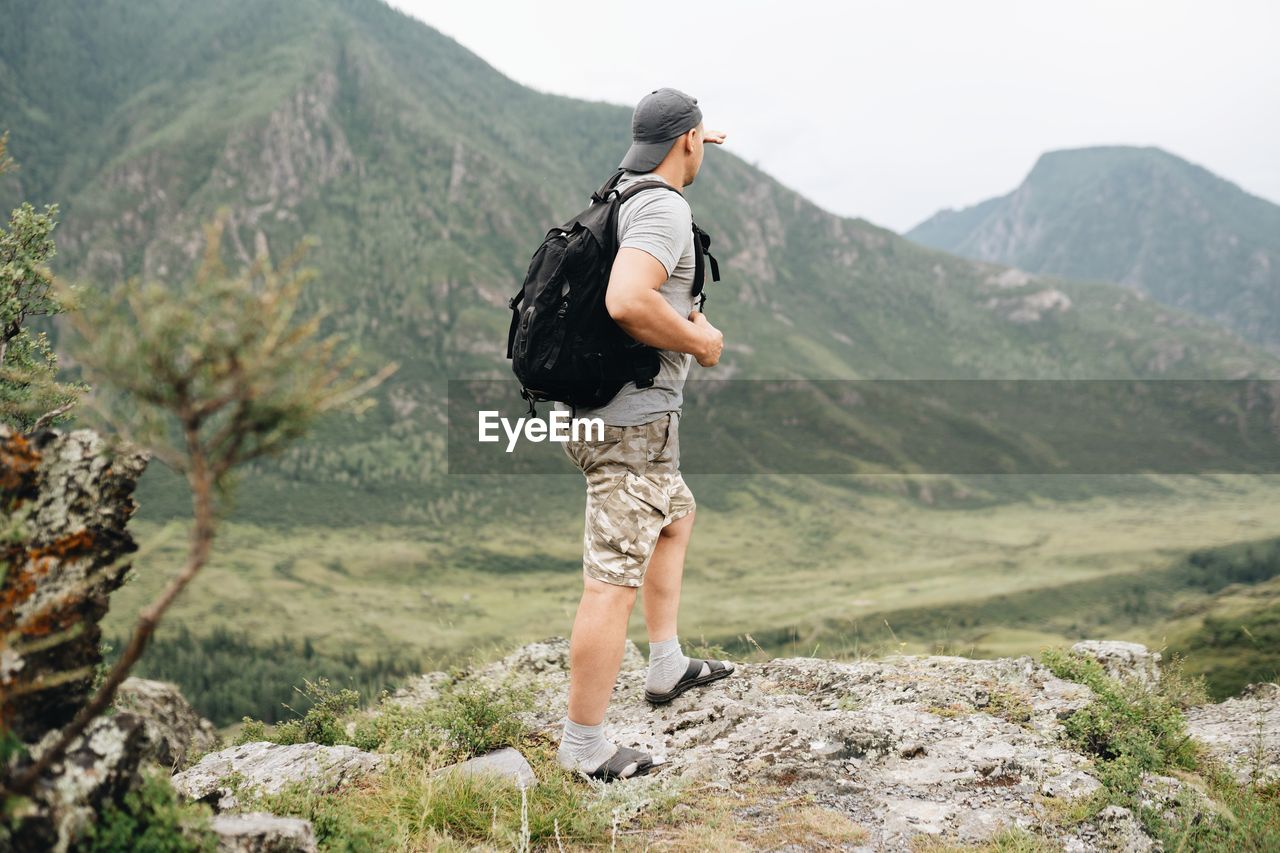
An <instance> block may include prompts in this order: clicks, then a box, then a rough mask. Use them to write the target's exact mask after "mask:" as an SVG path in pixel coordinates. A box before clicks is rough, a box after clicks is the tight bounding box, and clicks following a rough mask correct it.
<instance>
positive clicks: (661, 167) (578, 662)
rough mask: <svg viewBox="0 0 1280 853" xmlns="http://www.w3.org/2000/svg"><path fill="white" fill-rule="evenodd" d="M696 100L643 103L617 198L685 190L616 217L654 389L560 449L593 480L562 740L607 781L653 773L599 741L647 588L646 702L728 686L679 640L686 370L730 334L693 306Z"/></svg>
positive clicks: (633, 391)
mask: <svg viewBox="0 0 1280 853" xmlns="http://www.w3.org/2000/svg"><path fill="white" fill-rule="evenodd" d="M697 103H698V102H697V99H695V98H691V97H689V96H688V95H686V94H685V93H683V92H680V91H677V90H675V89H658V90H655V91H654V92H651V93H650V94H649V95H646V96H645V97H644V99H643V100H641V101H640V103H639V105H638V106H637V107H636V109H635V114H634V115H633V117H632V121H631V135H632V139H633V144H632V145H631V148H630V150H628V151H627V154H626V156H625V157H623V159H622V162H621V164H619V165H620V168H622V169H624V170H626V173H625V174H624V175H623V176H622V178H621V179H620V180H619V182H618V187H619V189H625V188H626V186H627V185H628V184H630V183H632V182H634V181H639V180H661V181H664V182H666V183H668V184H670V185H671V186H673V187H675V188H677V189H678V190H681V192H672V191H671V190H668V189H663V188H652V189H648V190H642V191H641V192H639V193H637V194H636V195H635V196H633V197H632V198H630V199H628V200H627V201H626V202H625V203H623V205H622V206H621V207H620V208H619V210H618V224H617V228H618V246H619V249H618V255H617V258H616V260H615V261H614V264H613V268H612V270H611V272H610V276H609V286H608V289H607V291H606V295H605V307H606V309H607V310H608V312H609V315H610V316H611V317H612V318H613V319H614V320H615V321H616V322H617V323H618V325H619V326H621V327H622V328H623V330H625V331H626V332H627V333H628V334H630V335H631V336H632V337H633V338H635V339H636V340H637V341H640V342H641V343H644V344H648V345H650V346H652V347H655V348H657V349H658V350H659V356H660V359H661V368H660V370H659V373H658V375H657V376H656V377H655V379H654V382H653V385H652V386H649V387H646V388H637V387H636V385H635V383H634V382H629V383H627V384H626V385H624V386H623V387H622V390H620V391H619V392H618V394H617V396H615V397H614V398H613V400H611V401H610V402H608V403H606V404H605V405H603V406H601V407H599V408H596V409H583V408H579V409H578V410H577V412H576V414H577V415H578V416H579V417H589V418H590V417H598V418H600V419H601V420H603V421H604V423H605V430H604V437H603V440H591V441H585V440H584V441H570V442H567V443H566V444H565V452H566V453H568V455H569V457H570V458H571V459H573V461H574V463H575V464H576V465H577V466H578V467H579V468H580V469H581V470H582V472H583V474H584V475H585V476H586V480H587V511H586V523H585V531H584V534H583V561H582V569H583V585H584V588H583V594H582V601H581V603H580V604H579V605H578V612H577V616H576V618H575V620H574V623H573V635H572V640H571V649H570V663H569V668H570V672H569V677H570V684H569V712H568V715H567V718H566V720H565V724H564V732H563V735H562V737H561V740H560V748H559V751H558V759H559V762H560V764H561V765H562V766H564V767H567V768H570V769H574V770H577V771H578V772H580V773H582V774H584V775H586V776H589V777H592V778H598V779H604V780H606V781H612V780H614V779H624V778H629V777H631V776H637V775H640V774H642V773H646V772H648V771H649V770H650V769H651V768H652V767H653V759H652V757H651V756H649V755H648V754H646V753H644V752H642V751H640V750H638V749H633V748H631V747H626V746H619V745H617V744H615V743H613V742H611V741H610V740H608V739H607V738H606V737H605V736H604V716H605V710H606V708H607V707H608V704H609V697H610V694H611V693H612V692H613V686H614V682H615V680H616V679H617V676H618V670H619V668H620V667H621V665H622V655H623V650H624V648H625V643H626V635H627V622H628V620H629V618H630V615H631V610H632V605H634V604H635V600H636V596H637V593H638V590H639V588H640V587H641V585H642V584H643V586H644V617H645V625H646V628H647V631H648V635H649V671H648V676H647V678H646V680H645V697H646V698H647V699H648V700H649V701H650V702H653V703H655V704H660V703H663V702H668V701H670V700H671V699H673V698H675V697H676V696H678V695H679V694H681V693H683V692H684V691H685V690H687V689H688V688H690V687H693V686H697V685H701V684H707V683H709V682H712V681H716V680H718V679H720V678H724V677H726V676H728V675H729V674H731V673H732V672H733V670H734V667H733V664H731V663H729V662H728V661H718V660H701V659H698V658H692V659H691V658H689V657H686V656H685V655H684V654H683V653H682V652H681V649H680V641H679V638H678V636H677V633H676V615H677V611H678V610H679V606H680V581H681V577H682V575H683V572H684V556H685V551H686V549H687V548H688V546H689V538H690V535H691V534H692V531H693V517H694V499H693V494H692V493H691V492H690V491H689V487H688V486H687V485H685V482H684V479H683V478H682V477H681V476H680V469H679V464H680V445H679V433H678V427H679V418H680V409H681V403H682V401H683V395H682V389H683V386H684V380H685V377H686V376H687V374H688V372H689V367H690V362H691V361H692V360H693V359H696V360H697V362H698V364H700V365H701V366H703V367H712V366H714V365H715V364H716V363H717V362H718V361H719V360H720V353H721V350H722V349H723V348H724V335H722V334H721V333H720V331H719V330H718V329H716V328H715V327H714V326H712V325H711V324H710V323H709V322H707V318H706V317H705V316H703V314H702V313H701V312H699V311H696V310H694V308H693V300H694V297H693V292H692V291H693V279H694V268H695V267H694V265H695V256H694V245H693V231H692V221H693V220H692V213H691V211H690V209H689V203H688V201H686V200H685V198H684V194H683V188H684V187H686V186H688V185H689V184H691V183H693V180H694V177H695V176H696V175H697V174H698V169H699V168H700V167H701V165H702V155H703V145H704V144H705V143H708V142H710V143H713V144H717V145H718V144H721V143H723V142H724V139H725V134H723V133H719V132H716V131H704V129H703V124H702V111H701V110H700V109H699V108H698V105H697Z"/></svg>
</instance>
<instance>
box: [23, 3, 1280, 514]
mask: <svg viewBox="0 0 1280 853" xmlns="http://www.w3.org/2000/svg"><path fill="white" fill-rule="evenodd" d="M0 17H3V19H4V20H6V21H7V22H8V21H12V22H13V25H12V26H10V27H7V28H6V29H5V30H4V32H3V34H0V63H3V65H2V68H0V70H3V74H0V79H2V80H3V82H2V83H0V126H4V127H10V128H12V130H13V136H12V144H11V151H12V153H13V155H14V156H15V157H16V158H17V159H18V160H19V162H20V163H21V164H22V170H21V171H20V172H18V173H17V176H18V177H17V179H16V180H12V181H8V182H6V183H4V184H3V185H0V203H4V204H7V205H11V204H13V203H15V202H16V201H17V200H18V199H19V198H27V199H29V200H31V201H33V202H35V203H43V202H47V201H58V202H59V203H61V204H62V205H63V211H64V221H63V224H62V226H61V227H60V228H59V231H58V232H57V236H58V240H59V249H60V251H59V256H58V258H57V261H56V268H57V271H58V272H60V273H61V274H63V275H66V276H72V277H77V278H80V279H83V280H85V281H91V282H99V283H103V284H107V283H110V282H111V281H116V280H119V279H120V278H122V277H124V276H130V275H143V276H146V277H152V278H160V279H165V280H171V281H174V282H181V281H182V277H183V276H184V275H185V273H186V272H187V271H188V270H189V269H190V268H191V267H192V265H193V264H194V262H195V260H196V258H197V256H198V252H199V249H200V234H201V232H200V226H201V224H202V223H203V222H205V221H207V220H208V219H209V218H210V217H211V216H212V215H213V214H214V212H215V211H216V210H217V209H219V208H220V207H224V206H225V207H227V208H228V209H229V210H230V213H231V224H230V227H229V228H228V239H227V244H226V246H225V247H224V248H225V251H226V253H227V255H228V260H229V261H230V262H232V263H235V262H245V263H247V262H248V261H249V260H250V258H251V257H252V256H253V255H255V254H256V253H258V252H260V251H267V252H270V253H273V254H276V255H280V254H281V253H283V252H286V251H287V250H288V249H289V248H291V247H292V246H293V245H294V243H295V242H296V241H297V240H298V239H299V238H300V237H302V236H303V235H304V234H312V235H316V236H318V237H319V238H320V240H321V245H320V247H319V248H318V249H317V250H315V251H314V253H313V254H312V255H311V256H310V262H311V263H313V264H314V265H315V266H317V267H318V268H319V270H320V272H321V276H320V280H319V281H318V282H317V283H316V284H315V285H314V286H313V288H312V290H311V293H310V295H309V299H310V300H311V305H312V306H313V307H323V308H325V309H328V310H329V311H331V312H332V314H333V318H334V319H333V323H334V324H335V325H336V326H337V327H338V328H340V329H341V330H343V331H345V332H347V333H349V334H350V335H351V336H353V337H354V338H355V339H356V340H357V341H358V342H359V343H360V344H361V345H362V346H363V348H364V350H365V351H366V356H367V358H368V359H369V360H370V362H380V361H383V360H386V359H395V360H397V361H399V362H400V363H401V365H402V367H401V369H400V371H399V372H398V373H397V374H396V376H395V377H393V379H392V381H390V382H389V383H388V384H387V385H386V386H385V387H384V388H383V389H382V392H381V394H382V399H381V403H382V404H381V405H380V406H379V407H378V409H377V410H376V411H375V412H374V413H372V414H371V415H369V416H367V417H366V418H365V419H364V420H363V421H360V422H355V421H342V422H337V421H335V422H332V423H330V424H328V425H327V426H326V427H325V428H324V429H323V430H321V432H320V434H319V436H318V437H317V439H316V440H314V441H310V442H308V443H307V444H305V445H303V446H300V447H298V448H295V449H293V450H291V451H290V452H289V453H287V454H286V455H285V456H284V457H282V458H281V459H279V460H273V461H271V462H270V463H264V464H263V465H261V466H259V467H258V468H257V469H255V470H254V471H253V472H251V475H250V478H249V479H250V482H251V485H252V488H251V489H250V490H249V492H248V493H247V494H246V497H245V501H246V502H247V503H249V504H250V505H252V506H253V507H254V508H255V509H256V511H258V512H259V513H260V514H261V515H262V517H272V516H273V515H279V516H280V517H282V518H284V519H286V520H288V519H297V518H300V517H303V516H304V515H305V514H306V513H308V512H310V515H308V516H307V517H309V518H312V519H313V520H316V521H320V520H322V519H324V518H326V517H333V514H334V512H333V511H334V510H335V508H337V507H344V508H345V510H346V511H347V512H348V513H355V514H359V513H361V512H369V513H376V514H377V515H378V517H380V518H400V519H404V520H414V519H423V518H434V517H436V515H437V514H438V512H440V511H442V510H440V509H439V508H440V507H442V506H443V507H457V506H461V505H462V504H463V503H464V502H465V501H464V498H462V497H459V490H463V491H465V484H459V483H458V482H452V481H448V478H442V477H441V476H440V474H441V471H442V469H443V468H444V465H445V461H446V460H445V456H446V454H445V442H444V437H443V428H442V421H443V417H444V410H445V400H444V397H445V390H446V389H445V386H444V380H445V379H447V378H457V377H468V378H474V377H492V378H497V379H502V380H508V381H511V380H510V373H509V370H508V368H507V365H506V363H505V361H504V360H503V358H502V350H503V346H504V343H505V329H506V324H507V321H508V319H509V313H508V311H507V309H506V307H505V300H506V298H507V296H509V295H510V293H511V292H512V291H513V290H514V288H515V286H516V285H517V283H518V282H519V280H520V278H521V277H522V275H523V272H524V270H525V267H526V265H527V263H528V258H529V255H530V254H531V252H532V251H533V249H534V248H535V246H536V244H537V242H538V240H539V239H540V238H541V235H542V234H543V233H544V232H545V230H546V228H547V227H548V226H549V225H551V224H555V223H558V222H561V221H563V220H564V219H565V218H566V217H568V216H569V215H570V214H572V213H573V212H574V211H576V210H577V209H579V208H580V207H581V206H582V205H583V204H584V203H585V201H586V197H587V195H588V194H589V192H590V190H591V189H593V188H594V187H595V186H596V185H597V184H598V183H599V182H601V181H602V180H603V179H604V177H606V176H607V175H608V174H609V173H610V171H611V169H612V168H613V166H614V165H615V164H616V162H617V160H618V158H619V157H620V155H621V153H622V152H623V151H624V150H625V148H626V144H627V138H628V129H629V110H628V109H626V108H625V107H619V106H612V105H606V104H600V103H589V102H583V101H577V100H573V99H570V98H564V97H558V96H552V95H547V94H543V93H539V92H535V91H532V90H530V89H527V88H525V87H522V86H520V85H518V84H516V83H514V82H513V81H511V80H508V79H507V78H505V77H503V76H502V75H501V74H499V73H498V72H497V71H495V70H494V69H493V68H492V67H490V66H489V65H487V64H486V63H484V62H483V61H482V60H480V59H479V58H478V57H476V56H474V55H473V54H471V53H469V52H467V51H466V50H465V49H463V48H462V47H460V46H459V45H458V44H457V43H455V42H454V41H452V40H451V39H449V38H447V37H445V36H443V35H441V34H440V33H438V32H436V31H434V30H432V29H431V28H430V27H428V26H426V25H424V24H421V23H419V22H417V21H415V20H413V19H410V18H408V17H406V16H405V15H403V14H401V13H399V12H396V11H395V10H392V9H391V8H389V7H387V6H385V5H384V4H382V3H381V2H378V0H299V2H294V3H290V4H287V5H285V4H262V3H256V2H251V0H210V2H201V3H196V2H191V0H160V2H156V3H151V4H147V6H146V8H145V9H142V8H138V7H136V6H135V5H133V4H127V3H124V2H106V3H88V2H83V3H75V4H64V5H60V6H59V7H58V8H57V9H56V10H53V11H51V12H48V13H45V10H43V9H39V8H37V7H32V8H27V7H25V6H20V5H19V4H16V3H11V2H10V3H7V4H6V9H5V10H4V14H3V16H0ZM708 108H709V109H711V110H712V113H713V111H714V105H708ZM689 197H690V200H691V202H692V204H693V206H694V208H695V211H696V212H697V216H698V219H699V222H700V223H702V224H703V225H704V227H705V228H706V229H707V230H708V231H710V232H711V233H712V235H713V237H714V239H715V245H714V247H713V248H714V250H715V251H716V253H717V256H718V257H719V258H720V261H721V266H722V268H723V270H724V272H725V276H724V278H725V280H724V281H723V282H721V283H720V284H717V285H713V286H712V287H711V288H710V298H709V300H708V311H709V313H710V314H711V316H712V317H713V319H714V320H715V322H716V323H717V324H719V325H720V326H721V327H722V328H723V329H724V330H725V332H726V335H727V338H728V341H729V343H728V348H727V353H726V357H725V359H724V361H723V363H722V365H721V366H720V367H719V368H717V370H716V375H718V376H720V377H751V378H760V377H812V378H816V377H821V378H853V377H877V378H889V377H913V378H917V377H919V378H923V377H929V378H953V377H954V378H975V377H1027V378H1030V377H1036V378H1068V377H1071V378H1086V377H1093V378H1121V377H1154V378H1174V377H1197V378H1208V377H1239V376H1256V375H1275V374H1277V373H1280V371H1278V370H1277V366H1278V364H1280V363H1278V362H1277V360H1276V359H1275V358H1274V357H1272V356H1270V355H1268V354H1266V353H1264V352H1261V351H1259V350H1257V349H1255V348H1253V347H1250V346H1249V345H1247V344H1245V343H1244V342H1242V341H1241V340H1240V339H1239V338H1237V337H1236V336H1234V335H1232V334H1230V333H1228V332H1226V331H1224V330H1222V329H1221V328H1219V327H1217V326H1216V325H1214V324H1213V323H1211V322H1208V321H1205V320H1202V319H1198V318H1195V317H1194V316H1192V315H1190V314H1186V313H1182V312H1179V311H1176V310H1169V309H1167V308H1164V307H1161V306H1158V305H1155V304H1153V303H1151V302H1149V301H1145V300H1144V299H1142V298H1141V297H1140V296H1139V295H1137V294H1134V293H1133V292H1132V291H1130V290H1127V289H1124V288H1120V287H1116V286H1112V285H1107V284H1101V283H1096V282H1094V283H1089V282H1070V281H1062V280H1057V279H1054V278H1049V277H1041V276H1029V275H1025V274H1022V273H1020V272H1018V271H1016V270H1015V271H1011V270H1007V269H1005V268H1003V267H1000V266H997V265H993V264H988V263H980V262H973V261H969V260H963V259H961V258H958V257H955V256H952V255H949V254H945V253H942V252H939V251H934V250H930V249H926V248H923V247H921V246H919V245H917V244H915V243H913V242H910V241H908V240H905V239H903V238H901V237H899V236H897V235H895V234H893V233H892V232H889V231H887V230H885V229H882V228H878V227H876V226H874V225H872V224H870V223H868V222H866V221H863V220H859V219H846V218H841V217H837V216H834V215H832V214H829V213H827V212H826V211H823V210H821V209H820V208H818V207H816V206H815V205H813V204H811V203H810V202H808V201H807V200H805V199H804V198H803V197H801V196H800V195H798V194H796V193H795V192H793V191H791V190H789V189H787V188H786V187H784V186H782V185H781V184H779V183H778V182H777V181H775V180H773V179H772V178H770V177H769V176H768V175H766V174H764V173H762V172H760V171H759V170H757V169H754V168H752V167H750V166H749V165H748V164H746V163H745V162H743V161H742V160H740V159H739V158H737V157H736V156H734V155H733V154H732V153H731V151H721V150H712V151H711V152H710V153H709V155H708V157H707V163H706V166H705V169H704V172H703V174H702V175H700V176H699V179H698V182H697V184H696V185H695V186H693V187H691V188H690V190H689ZM511 387H512V396H513V398H514V396H515V385H514V381H512V386H511ZM744 429H751V425H750V424H749V423H746V424H744ZM156 476H160V475H156ZM353 487H355V488H359V489H363V490H364V492H365V493H366V494H367V495H368V496H369V500H368V501H363V500H362V501H361V502H360V506H359V507H354V508H353V507H351V506H350V504H351V502H350V490H351V489H352V488H353ZM179 494H180V490H179V489H174V491H173V495H174V496H175V500H176V499H177V496H178V495H179ZM255 496H256V497H255ZM411 504H412V505H411ZM308 507H309V508H310V509H308Z"/></svg>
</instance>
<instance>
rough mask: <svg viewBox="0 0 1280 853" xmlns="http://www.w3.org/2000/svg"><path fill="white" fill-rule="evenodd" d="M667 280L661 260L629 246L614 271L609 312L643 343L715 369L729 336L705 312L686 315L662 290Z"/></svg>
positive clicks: (607, 301)
mask: <svg viewBox="0 0 1280 853" xmlns="http://www.w3.org/2000/svg"><path fill="white" fill-rule="evenodd" d="M666 280H667V269H666V267H664V266H663V265H662V262H661V261H659V260H658V259H657V258H655V257H654V256H653V255H651V254H649V253H648V252H646V251H644V250H643V249H636V248H632V247H630V246H626V247H623V248H621V249H619V250H618V255H617V257H616V258H615V259H614V261H613V269H612V270H611V271H610V273H609V287H608V289H607V290H606V291H605V297H604V305H605V309H606V310H607V311H608V312H609V316H610V317H612V318H613V319H614V322H616V323H617V324H618V325H619V326H621V327H622V329H623V331H625V332H626V333H627V334H629V335H630V336H631V337H633V338H635V339H636V340H637V341H639V342H640V343H642V344H648V345H649V346H651V347H657V348H658V349H667V350H675V351H676V352H687V353H689V354H691V355H692V356H693V357H694V358H696V359H697V360H698V364H700V365H702V366H703V367H712V366H714V365H715V364H716V362H718V361H719V360H720V353H721V351H722V350H723V349H724V335H723V334H721V333H720V330H719V329H717V328H716V327H715V326H713V325H711V324H710V323H709V322H707V318H706V316H705V315H704V314H703V313H702V312H700V311H696V310H695V311H694V312H692V313H691V314H690V315H689V317H688V319H685V318H684V317H681V316H680V314H679V312H677V311H676V309H674V308H672V307H671V305H670V304H669V303H668V302H667V300H665V299H663V298H662V294H661V293H659V292H658V288H660V287H662V285H663V284H664V283H665V282H666Z"/></svg>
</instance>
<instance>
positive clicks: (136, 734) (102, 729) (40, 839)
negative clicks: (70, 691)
mask: <svg viewBox="0 0 1280 853" xmlns="http://www.w3.org/2000/svg"><path fill="white" fill-rule="evenodd" d="M57 735H58V732H57V731H51V732H49V734H48V736H46V738H45V739H44V740H43V741H41V743H39V744H37V745H36V746H34V747H33V748H32V752H33V755H36V756H38V755H40V754H41V753H42V752H43V750H44V749H45V748H47V747H48V746H49V744H50V742H51V741H52V740H53V739H54V738H55V737H57ZM146 738H147V735H146V726H145V724H144V722H143V720H142V718H141V717H138V716H136V715H134V714H123V713H122V714H114V715H112V716H108V717H98V718H97V719H95V720H93V721H92V722H91V723H89V726H88V728H86V729H85V731H84V733H83V734H82V735H81V736H80V737H79V738H77V739H76V740H75V741H73V742H72V744H71V747H70V749H68V750H67V753H66V755H65V756H64V757H63V759H62V760H60V761H56V762H54V763H53V764H52V765H51V766H50V767H49V769H48V771H46V772H45V774H44V776H43V777H42V779H41V781H40V783H39V785H38V787H37V789H36V791H35V794H34V796H32V797H31V798H29V799H28V800H26V801H25V802H24V803H22V804H21V805H19V806H18V807H17V808H16V810H15V811H14V813H13V814H12V817H13V822H12V824H11V825H10V826H9V827H5V826H3V825H0V849H6V850H21V851H42V853H45V851H54V852H55V853H61V851H66V850H68V849H70V848H71V845H72V844H73V842H74V841H75V840H76V839H77V838H78V837H79V836H80V835H81V834H82V833H83V832H84V831H85V830H86V829H87V828H88V827H89V826H90V825H91V824H93V823H94V822H95V821H96V820H97V816H98V815H99V814H100V813H101V812H102V810H103V809H104V808H106V806H107V805H109V804H119V803H120V801H121V800H122V799H123V797H124V795H125V794H126V793H128V792H129V791H131V790H133V789H134V788H135V787H137V785H138V783H139V782H140V781H141V779H140V776H139V773H138V770H139V767H140V765H141V763H142V761H143V758H144V756H145V753H146V746H147V740H146ZM6 833H10V834H8V835H7V836H6Z"/></svg>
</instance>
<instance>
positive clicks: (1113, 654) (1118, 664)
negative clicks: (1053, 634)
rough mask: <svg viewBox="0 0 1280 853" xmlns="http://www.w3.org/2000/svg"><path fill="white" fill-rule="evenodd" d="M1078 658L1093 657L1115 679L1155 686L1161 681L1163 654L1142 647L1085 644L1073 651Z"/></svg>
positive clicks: (1106, 642) (1097, 642) (1099, 642)
mask: <svg viewBox="0 0 1280 853" xmlns="http://www.w3.org/2000/svg"><path fill="white" fill-rule="evenodd" d="M1071 651H1073V652H1075V653H1076V654H1078V655H1084V656H1085V657H1091V658H1093V659H1094V660H1096V661H1097V662H1098V663H1100V664H1102V668H1103V669H1104V670H1106V672H1107V675H1109V676H1111V677H1112V678H1132V679H1135V680H1136V681H1138V682H1139V683H1141V684H1147V685H1152V684H1155V683H1156V682H1158V681H1159V680H1160V653H1159V652H1153V651H1150V650H1149V649H1148V648H1147V647H1146V646H1144V645H1142V644H1141V643H1125V642H1121V641H1119V640H1083V641H1081V642H1079V643H1076V644H1075V645H1074V646H1072V647H1071Z"/></svg>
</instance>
